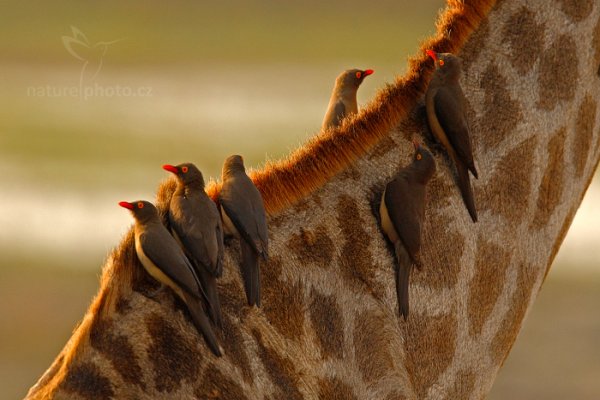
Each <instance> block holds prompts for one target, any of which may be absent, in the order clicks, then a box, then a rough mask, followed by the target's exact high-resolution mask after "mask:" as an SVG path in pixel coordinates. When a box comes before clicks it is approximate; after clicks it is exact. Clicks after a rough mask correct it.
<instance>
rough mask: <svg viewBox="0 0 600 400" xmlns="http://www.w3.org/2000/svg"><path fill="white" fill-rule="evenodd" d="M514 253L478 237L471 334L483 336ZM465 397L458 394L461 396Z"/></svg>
mask: <svg viewBox="0 0 600 400" xmlns="http://www.w3.org/2000/svg"><path fill="white" fill-rule="evenodd" d="M509 262H510V254H509V253H508V252H507V251H506V250H504V249H502V248H501V247H500V246H497V245H495V244H493V243H491V242H489V241H488V240H486V235H482V234H480V235H479V237H478V238H477V253H476V255H475V275H474V276H473V279H472V280H471V282H470V284H469V287H470V288H469V298H468V302H467V307H468V308H467V310H468V313H469V334H470V335H471V336H479V335H480V334H481V329H482V327H483V324H484V323H485V321H487V319H488V317H489V316H490V314H491V313H492V310H493V309H494V305H496V301H497V300H498V297H500V294H501V293H502V290H503V288H504V282H505V280H506V279H505V278H506V268H507V267H508V263H509ZM459 397H461V396H458V397H457V398H459Z"/></svg>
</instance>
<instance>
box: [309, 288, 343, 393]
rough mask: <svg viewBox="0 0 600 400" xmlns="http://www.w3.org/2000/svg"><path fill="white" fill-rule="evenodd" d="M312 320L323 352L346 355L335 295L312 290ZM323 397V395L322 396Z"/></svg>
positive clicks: (341, 323) (338, 355)
mask: <svg viewBox="0 0 600 400" xmlns="http://www.w3.org/2000/svg"><path fill="white" fill-rule="evenodd" d="M310 320H311V322H312V326H313V329H314V331H315V334H316V337H317V343H318V344H319V347H320V349H321V354H323V355H324V356H325V358H326V357H327V356H330V357H336V358H343V357H344V327H343V319H342V313H341V311H340V308H339V307H338V305H337V302H336V301H335V297H334V296H326V295H323V294H320V293H318V292H317V291H316V290H313V291H312V292H311V302H310ZM321 398H323V397H321Z"/></svg>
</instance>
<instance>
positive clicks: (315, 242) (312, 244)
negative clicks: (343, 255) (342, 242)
mask: <svg viewBox="0 0 600 400" xmlns="http://www.w3.org/2000/svg"><path fill="white" fill-rule="evenodd" d="M287 247H288V248H289V249H290V250H291V251H292V253H293V254H294V255H295V256H296V257H297V258H298V261H300V262H301V263H302V264H303V265H307V264H316V265H318V266H320V267H329V265H330V263H331V260H332V258H333V250H334V244H333V241H332V240H331V238H330V237H329V233H328V232H327V227H326V226H325V225H319V226H317V227H316V228H315V229H314V230H310V229H304V228H300V232H299V233H294V234H292V236H291V237H290V239H289V240H288V242H287Z"/></svg>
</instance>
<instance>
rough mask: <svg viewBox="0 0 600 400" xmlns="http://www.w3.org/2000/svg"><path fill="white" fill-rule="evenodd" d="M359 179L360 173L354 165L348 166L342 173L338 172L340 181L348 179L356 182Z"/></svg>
mask: <svg viewBox="0 0 600 400" xmlns="http://www.w3.org/2000/svg"><path fill="white" fill-rule="evenodd" d="M360 177H361V174H360V171H359V170H358V168H356V167H355V166H354V165H348V166H347V167H346V168H345V169H344V170H343V171H342V172H340V179H350V180H351V181H357V180H359V179H360Z"/></svg>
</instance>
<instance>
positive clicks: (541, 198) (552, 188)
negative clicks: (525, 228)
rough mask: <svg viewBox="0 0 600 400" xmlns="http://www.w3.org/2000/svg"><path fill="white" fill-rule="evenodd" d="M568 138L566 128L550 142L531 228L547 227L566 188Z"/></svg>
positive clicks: (560, 130) (557, 133)
mask: <svg viewBox="0 0 600 400" xmlns="http://www.w3.org/2000/svg"><path fill="white" fill-rule="evenodd" d="M566 137H567V130H566V128H564V127H563V128H561V129H559V130H558V132H556V133H555V134H554V135H553V136H552V139H550V141H549V142H548V156H547V158H546V159H547V160H548V161H547V162H548V164H547V165H546V170H545V171H544V176H543V177H542V182H541V183H540V186H539V191H538V198H537V208H536V210H535V215H534V217H533V221H532V223H531V226H532V227H533V228H536V229H540V228H543V227H544V226H546V224H547V223H548V221H549V220H550V217H551V216H552V213H553V212H554V210H555V209H556V206H557V205H558V203H559V201H560V198H561V196H562V193H563V186H564V168H565V162H564V155H563V153H564V147H565V139H566Z"/></svg>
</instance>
